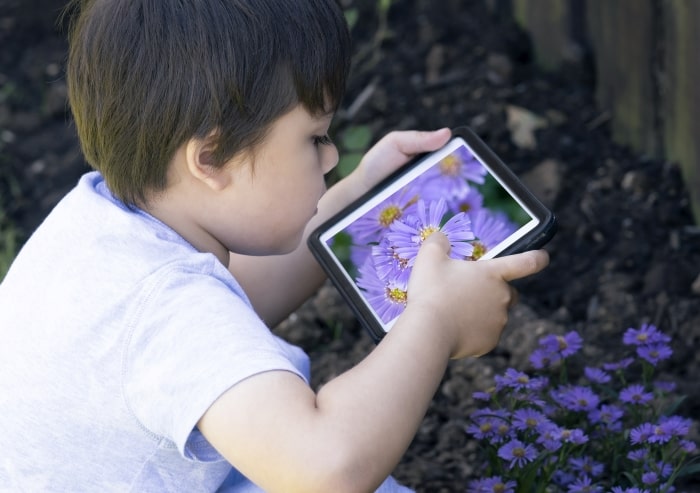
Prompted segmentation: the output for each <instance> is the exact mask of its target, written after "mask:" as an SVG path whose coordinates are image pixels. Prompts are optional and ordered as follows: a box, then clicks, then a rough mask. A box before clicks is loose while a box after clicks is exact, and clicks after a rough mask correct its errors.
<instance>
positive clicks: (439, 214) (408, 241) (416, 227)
mask: <svg viewBox="0 0 700 493" xmlns="http://www.w3.org/2000/svg"><path fill="white" fill-rule="evenodd" d="M416 210H417V216H415V217H414V216H411V217H410V218H406V219H404V220H401V221H395V222H393V223H392V224H391V227H390V228H389V232H388V233H387V234H386V238H387V239H388V240H389V242H390V243H391V244H392V245H393V246H394V248H395V251H396V253H397V254H398V256H399V257H401V258H402V259H407V260H408V265H409V267H412V266H413V264H414V263H415V260H416V255H418V250H419V249H420V246H421V245H422V244H423V242H424V241H425V239H426V238H428V236H430V235H431V234H433V233H434V232H436V231H440V232H442V233H443V234H444V235H445V236H447V239H448V240H449V242H450V246H451V247H452V248H451V249H450V257H452V258H456V259H465V258H468V257H470V256H471V254H472V252H473V250H474V248H473V247H472V245H471V243H469V241H471V240H473V239H474V233H473V231H472V228H471V220H470V219H469V216H468V215H467V214H464V213H460V214H456V215H454V216H452V217H451V218H450V219H448V220H447V222H446V223H445V224H444V225H443V224H442V220H443V217H444V216H445V213H446V212H447V205H446V204H445V200H444V199H442V198H441V199H439V200H436V201H434V202H430V203H429V204H426V203H425V202H423V201H422V200H419V201H418V204H417V205H416Z"/></svg>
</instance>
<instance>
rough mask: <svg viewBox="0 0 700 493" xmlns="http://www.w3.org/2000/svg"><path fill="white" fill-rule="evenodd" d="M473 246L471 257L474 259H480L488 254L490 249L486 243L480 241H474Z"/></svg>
mask: <svg viewBox="0 0 700 493" xmlns="http://www.w3.org/2000/svg"><path fill="white" fill-rule="evenodd" d="M472 247H473V249H472V256H471V257H470V258H471V259H472V260H479V259H480V258H481V257H483V256H484V255H485V254H486V252H488V251H489V249H488V248H487V247H486V245H484V244H483V243H481V242H480V241H473V242H472Z"/></svg>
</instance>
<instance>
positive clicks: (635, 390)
mask: <svg viewBox="0 0 700 493" xmlns="http://www.w3.org/2000/svg"><path fill="white" fill-rule="evenodd" d="M653 399H654V395H653V394H652V393H651V392H645V391H644V387H643V386H642V385H639V384H633V385H630V386H628V387H625V388H624V389H622V390H621V391H620V400H621V401H622V402H626V403H627V404H646V403H648V402H651V401H652V400H653Z"/></svg>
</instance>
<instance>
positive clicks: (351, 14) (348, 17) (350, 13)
mask: <svg viewBox="0 0 700 493" xmlns="http://www.w3.org/2000/svg"><path fill="white" fill-rule="evenodd" d="M359 17H360V13H359V12H358V10H357V9H347V10H346V11H345V22H347V23H348V29H351V30H352V28H353V27H355V24H357V19H358V18H359Z"/></svg>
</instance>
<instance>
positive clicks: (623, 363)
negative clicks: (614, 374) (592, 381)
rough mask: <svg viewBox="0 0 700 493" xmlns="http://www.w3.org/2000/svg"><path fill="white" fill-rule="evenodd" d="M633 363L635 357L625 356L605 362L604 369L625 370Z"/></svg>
mask: <svg viewBox="0 0 700 493" xmlns="http://www.w3.org/2000/svg"><path fill="white" fill-rule="evenodd" d="M632 363H634V358H623V359H621V360H620V361H617V362H614V363H605V364H604V365H603V369H604V370H607V371H616V370H624V369H625V368H627V367H628V366H629V365H631V364H632Z"/></svg>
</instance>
